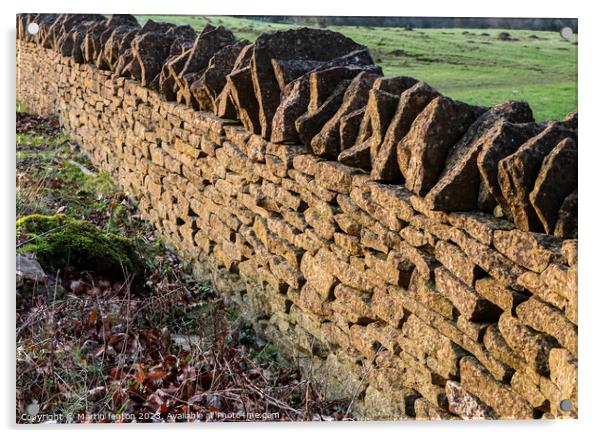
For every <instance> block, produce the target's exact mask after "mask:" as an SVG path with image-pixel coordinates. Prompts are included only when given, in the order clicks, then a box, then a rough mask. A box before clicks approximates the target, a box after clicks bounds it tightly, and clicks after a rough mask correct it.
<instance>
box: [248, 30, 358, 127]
mask: <svg viewBox="0 0 602 438" xmlns="http://www.w3.org/2000/svg"><path fill="white" fill-rule="evenodd" d="M361 48H362V46H360V45H359V44H357V43H355V42H354V41H353V40H351V39H349V38H347V37H345V36H343V35H342V34H340V33H336V32H331V31H327V30H317V29H308V28H301V29H294V30H287V31H278V32H274V33H272V34H263V35H260V36H259V37H258V38H257V40H256V42H255V47H254V50H253V58H252V63H251V64H252V77H253V84H254V86H255V91H256V96H257V101H258V103H259V120H260V123H261V134H262V136H263V137H264V138H269V137H270V133H271V127H272V118H273V117H274V113H275V112H276V108H277V107H278V105H279V103H280V91H281V89H280V86H279V84H278V81H277V79H276V77H275V74H274V69H273V65H272V60H273V59H275V60H278V62H280V63H281V65H282V61H286V60H301V61H321V62H326V61H330V60H333V59H335V58H338V57H341V56H343V55H346V54H348V53H349V52H353V51H355V50H358V49H361ZM310 70H311V69H310ZM306 71H307V70H306ZM291 73H292V72H291ZM298 73H299V71H298V70H297V74H298ZM288 78H289V80H290V79H294V78H295V74H291V75H289V76H288Z"/></svg>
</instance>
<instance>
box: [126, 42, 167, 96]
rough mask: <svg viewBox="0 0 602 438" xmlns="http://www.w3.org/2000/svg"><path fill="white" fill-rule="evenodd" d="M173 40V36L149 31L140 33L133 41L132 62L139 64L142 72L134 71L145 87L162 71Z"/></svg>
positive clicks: (134, 74)
mask: <svg viewBox="0 0 602 438" xmlns="http://www.w3.org/2000/svg"><path fill="white" fill-rule="evenodd" d="M141 32H142V31H141ZM173 40H174V39H173V37H172V36H168V35H165V34H160V33H155V32H148V33H139V34H138V36H136V37H135V38H134V40H133V41H132V62H133V63H135V64H137V65H138V68H139V72H140V73H139V74H137V73H134V72H133V76H134V77H135V78H136V79H138V80H139V81H140V84H141V85H142V86H143V87H145V86H148V85H150V83H151V82H152V81H153V80H154V79H155V77H156V76H157V75H158V74H159V73H160V72H161V68H162V67H163V63H164V62H165V60H166V59H167V57H168V56H169V50H170V46H171V44H172V43H173Z"/></svg>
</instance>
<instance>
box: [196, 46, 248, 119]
mask: <svg viewBox="0 0 602 438" xmlns="http://www.w3.org/2000/svg"><path fill="white" fill-rule="evenodd" d="M249 44H250V42H249V41H247V40H242V41H237V42H236V43H234V44H230V45H228V46H225V47H223V48H221V49H220V50H219V51H217V52H216V53H215V55H213V57H212V58H211V59H210V60H209V63H208V64H207V68H206V69H205V71H204V72H203V74H202V75H201V77H200V78H199V80H198V81H196V82H194V83H193V84H192V85H191V87H190V89H191V92H192V94H193V96H194V97H195V99H196V100H197V102H198V103H199V107H200V109H201V110H203V111H211V112H213V113H214V114H216V113H217V110H218V108H217V103H216V101H217V98H218V96H219V95H220V93H221V92H222V91H223V89H224V87H225V86H226V82H227V80H226V76H227V75H228V74H229V73H230V72H231V71H232V69H233V68H234V64H235V63H236V60H237V59H238V56H239V55H240V52H241V51H242V50H243V49H244V48H245V47H247V46H248V45H249Z"/></svg>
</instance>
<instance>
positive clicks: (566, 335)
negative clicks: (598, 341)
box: [516, 298, 577, 355]
mask: <svg viewBox="0 0 602 438" xmlns="http://www.w3.org/2000/svg"><path fill="white" fill-rule="evenodd" d="M516 315H517V317H518V320H519V321H520V322H521V323H523V324H525V325H526V326H529V327H531V328H532V329H534V330H537V331H539V332H543V333H547V334H549V335H551V336H552V337H554V338H555V339H556V340H557V341H558V342H559V343H560V345H562V346H563V347H565V348H566V349H567V350H568V351H570V352H571V353H572V354H574V355H577V326H576V325H575V324H573V323H572V322H570V321H569V320H568V319H567V318H566V317H565V316H564V314H563V313H562V312H561V311H559V310H557V309H555V308H554V307H552V306H550V305H548V304H546V303H544V302H542V301H540V300H538V299H537V298H530V299H529V300H527V301H525V302H524V303H522V304H519V305H518V307H517V308H516Z"/></svg>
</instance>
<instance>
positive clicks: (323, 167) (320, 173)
mask: <svg viewBox="0 0 602 438" xmlns="http://www.w3.org/2000/svg"><path fill="white" fill-rule="evenodd" d="M358 172H359V171H358V170H357V169H355V168H353V167H349V166H345V165H344V164H342V163H337V162H333V161H322V162H320V163H318V165H317V174H316V180H317V181H318V182H319V183H320V184H321V185H322V186H323V187H325V188H327V189H328V190H332V191H335V192H338V193H349V192H350V191H351V181H352V176H353V175H356V174H357V173H358Z"/></svg>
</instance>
